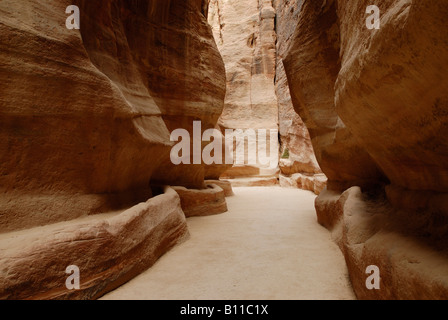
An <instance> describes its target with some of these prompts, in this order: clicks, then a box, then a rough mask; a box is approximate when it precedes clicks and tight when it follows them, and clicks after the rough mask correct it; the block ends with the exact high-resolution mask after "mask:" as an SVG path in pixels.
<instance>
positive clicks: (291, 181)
mask: <svg viewBox="0 0 448 320" xmlns="http://www.w3.org/2000/svg"><path fill="white" fill-rule="evenodd" d="M279 182H280V186H281V187H283V188H299V189H303V190H309V191H313V192H314V193H315V194H317V195H319V194H320V193H321V192H322V191H323V190H324V189H325V187H326V186H327V177H326V176H325V175H324V174H315V175H308V176H307V175H304V174H301V173H295V174H293V175H291V176H285V175H283V174H280V177H279Z"/></svg>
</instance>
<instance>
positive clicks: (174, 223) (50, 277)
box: [0, 188, 188, 300]
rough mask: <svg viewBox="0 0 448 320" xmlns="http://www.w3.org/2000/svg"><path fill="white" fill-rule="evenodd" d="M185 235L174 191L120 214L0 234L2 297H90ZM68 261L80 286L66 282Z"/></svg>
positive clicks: (135, 272) (150, 262)
mask: <svg viewBox="0 0 448 320" xmlns="http://www.w3.org/2000/svg"><path fill="white" fill-rule="evenodd" d="M187 235H188V229H187V224H186V220H185V216H184V213H183V212H182V209H181V206H180V199H179V196H178V195H177V193H176V192H174V190H172V189H170V188H167V189H166V190H165V194H163V195H160V196H157V197H154V198H152V199H150V200H148V201H147V202H146V203H141V204H139V205H137V206H135V207H133V208H131V209H129V210H127V211H125V212H122V213H111V214H102V215H95V216H91V217H87V218H80V219H77V220H73V221H69V222H61V223H57V224H53V225H48V226H43V227H38V228H34V229H31V230H22V231H17V232H12V233H8V234H2V235H0V265H1V269H0V299H39V300H41V299H94V298H97V297H100V296H101V295H102V294H104V293H106V292H108V291H110V290H112V289H115V288H117V287H118V286H120V285H121V284H123V283H125V282H126V281H128V280H129V279H132V278H133V277H134V276H136V275H138V274H139V273H140V272H142V271H144V270H146V269H147V268H148V267H150V266H151V265H153V264H154V262H155V261H156V260H157V259H158V258H159V257H160V256H161V255H162V254H163V253H165V252H166V251H167V250H169V249H170V248H171V247H173V246H174V245H176V244H177V243H179V242H181V241H183V240H184V239H185V237H186V236H187ZM69 265H76V266H78V267H79V269H80V283H81V288H80V290H74V291H69V290H67V288H66V286H65V282H66V279H67V277H68V276H69V275H68V274H66V273H65V270H66V268H67V267H68V266H69Z"/></svg>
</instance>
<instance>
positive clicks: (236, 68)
mask: <svg viewBox="0 0 448 320" xmlns="http://www.w3.org/2000/svg"><path fill="white" fill-rule="evenodd" d="M209 22H210V24H211V26H212V28H213V33H214V36H215V39H216V42H217V45H218V48H219V50H220V52H221V55H222V56H223V59H224V63H225V66H226V74H227V94H226V98H225V105H224V110H223V113H222V115H221V117H220V119H219V122H218V124H219V126H220V128H221V130H223V132H224V130H225V129H239V130H241V131H240V132H235V136H236V138H237V139H238V138H240V140H239V141H237V142H236V143H235V148H234V151H235V152H236V149H237V147H236V146H237V144H246V148H245V153H244V154H242V155H240V157H239V158H238V157H237V156H236V154H235V159H234V160H235V164H236V165H235V166H234V168H232V169H230V170H229V171H228V172H227V173H226V174H225V175H224V176H223V178H228V179H234V178H238V177H241V178H248V177H252V178H254V179H252V180H251V181H253V182H254V183H256V181H257V178H258V177H260V178H261V180H263V181H264V180H266V178H275V177H276V176H277V174H278V160H275V161H276V163H275V164H274V165H272V163H270V164H269V165H265V164H262V163H260V161H259V156H258V154H255V153H250V152H249V150H250V147H249V145H251V146H252V147H254V148H255V149H258V152H263V153H266V154H267V155H269V154H270V150H275V152H274V153H275V154H274V157H275V158H278V139H277V134H278V107H277V97H276V93H275V85H274V78H275V68H276V67H275V59H276V48H275V42H276V34H275V10H274V8H273V7H272V1H269V0H268V1H266V0H264V1H263V0H244V1H241V0H230V1H223V0H211V1H210V10H209ZM260 129H261V130H267V134H265V135H264V136H266V137H267V138H266V140H267V142H268V143H267V144H264V143H260V140H259V136H258V133H260V131H259V130H260ZM247 130H254V131H255V133H256V135H257V136H256V138H255V139H254V140H252V141H251V139H248V138H245V137H244V134H245V133H247ZM271 130H273V131H271ZM271 134H272V135H274V136H273V139H271ZM245 140H247V142H244V141H245ZM271 143H273V145H272V148H271ZM237 159H241V161H240V162H239V163H237ZM269 180H270V181H271V180H273V181H274V183H275V184H278V181H277V180H276V179H269Z"/></svg>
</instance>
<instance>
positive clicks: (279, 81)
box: [273, 0, 326, 194]
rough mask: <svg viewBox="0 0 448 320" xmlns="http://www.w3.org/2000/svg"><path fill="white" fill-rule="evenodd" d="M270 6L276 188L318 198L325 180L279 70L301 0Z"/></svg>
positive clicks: (301, 3) (283, 74) (282, 68)
mask: <svg viewBox="0 0 448 320" xmlns="http://www.w3.org/2000/svg"><path fill="white" fill-rule="evenodd" d="M273 4H274V8H275V9H276V12H277V16H276V24H275V25H276V33H277V55H276V72H275V89H276V94H277V98H278V114H279V133H280V142H281V146H280V170H281V174H280V185H281V186H282V187H297V188H300V189H305V190H311V191H314V192H315V193H317V194H319V193H320V192H321V191H322V190H323V189H324V188H325V186H326V177H325V175H324V174H323V173H322V171H321V170H320V167H319V164H318V163H317V159H316V156H315V155H314V149H313V145H312V143H311V138H310V136H309V133H308V129H307V127H306V125H305V123H304V122H303V121H302V119H301V118H300V116H299V115H298V114H297V113H296V112H295V110H294V107H293V104H292V101H291V94H290V92H289V86H288V79H287V77H286V73H285V68H284V66H283V58H285V56H286V53H287V50H288V48H289V46H290V44H291V40H292V39H293V35H294V31H295V29H296V26H297V20H298V17H299V13H300V11H301V9H302V5H303V0H289V1H285V0H274V1H273Z"/></svg>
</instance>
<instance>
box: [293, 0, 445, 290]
mask: <svg viewBox="0 0 448 320" xmlns="http://www.w3.org/2000/svg"><path fill="white" fill-rule="evenodd" d="M371 4H376V5H377V6H379V8H380V11H381V28H380V29H379V30H368V29H367V28H366V25H365V19H366V18H367V16H368V15H367V14H366V13H365V11H366V7H367V6H368V5H371ZM447 15H448V6H447V5H446V3H445V2H442V1H435V0H423V1H399V2H397V1H392V0H387V1H373V3H372V1H367V0H362V1H358V2H356V3H352V2H347V1H342V0H340V1H337V0H332V1H325V0H318V1H305V2H304V5H303V7H302V11H301V13H300V15H299V22H298V26H297V29H296V31H295V34H294V40H293V43H292V45H291V47H290V50H289V52H288V56H287V57H286V58H285V59H284V65H285V69H286V73H287V75H288V80H289V85H290V89H291V94H292V101H293V104H294V107H295V110H296V111H297V112H298V113H299V114H300V116H301V118H302V119H303V121H304V122H305V123H306V125H307V127H308V129H309V131H310V135H311V138H312V142H313V146H314V149H315V151H316V157H317V159H318V161H319V164H320V166H321V168H322V170H323V172H324V173H325V174H326V175H327V176H328V178H329V183H328V190H329V191H325V192H324V193H322V194H321V195H320V196H319V197H318V199H317V201H316V208H317V213H318V219H319V222H320V223H321V224H323V225H325V226H327V227H328V228H330V229H332V230H333V231H334V234H335V236H336V238H337V239H338V241H339V244H340V247H341V249H342V251H343V252H344V254H345V257H346V260H347V264H348V267H349V271H350V275H351V279H352V283H353V286H354V289H355V291H356V293H357V295H358V297H359V298H362V299H377V298H380V299H446V297H447V296H448V295H447V292H448V275H447V271H446V270H448V260H447V259H446V257H447V252H446V243H447V241H448V240H447V239H448V216H447V207H448V200H447V199H448V197H447V189H448V174H447V173H448V162H447V160H448V159H447V157H448V154H447V152H446V150H447V149H448V148H447V147H448V145H447V140H446V138H445V137H446V134H447V132H448V131H447V130H448V81H447V80H446V70H447V69H448V33H447V32H446V28H445V26H444V22H443V21H444V17H446V16H447ZM385 185H387V186H386V187H385ZM350 186H360V187H362V190H363V191H364V193H363V194H361V192H360V189H359V188H355V189H350V190H349V191H347V192H346V193H344V194H342V195H341V191H344V190H345V189H347V188H348V187H350ZM368 265H377V266H379V267H380V270H381V272H382V274H381V277H382V282H381V285H382V289H381V290H371V291H369V290H366V287H365V280H366V274H365V270H366V267H367V266H368Z"/></svg>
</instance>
